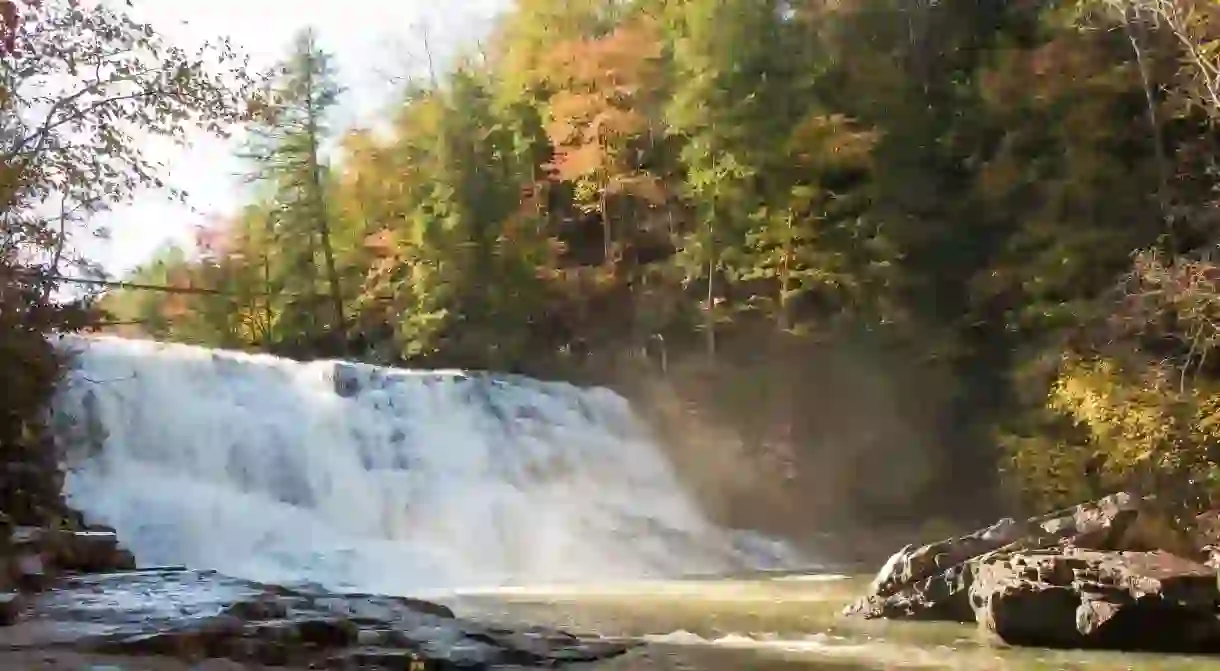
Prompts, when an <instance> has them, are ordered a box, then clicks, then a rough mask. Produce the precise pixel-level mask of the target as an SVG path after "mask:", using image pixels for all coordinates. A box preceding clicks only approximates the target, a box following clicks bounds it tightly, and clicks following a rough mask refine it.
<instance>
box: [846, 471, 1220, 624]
mask: <svg viewBox="0 0 1220 671" xmlns="http://www.w3.org/2000/svg"><path fill="white" fill-rule="evenodd" d="M1051 547H1077V548H1087V549H1092V550H1104V551H1121V550H1133V551H1150V550H1168V551H1170V552H1182V553H1186V552H1190V548H1191V543H1190V540H1189V539H1188V538H1186V537H1185V535H1183V534H1181V533H1179V532H1177V531H1176V530H1174V527H1173V524H1172V523H1171V522H1170V521H1169V520H1168V518H1167V517H1166V516H1164V515H1162V514H1159V513H1158V512H1157V511H1156V510H1155V508H1153V507H1152V506H1150V505H1148V504H1147V502H1145V501H1143V500H1141V499H1138V498H1136V497H1134V496H1132V495H1130V494H1126V493H1119V494H1114V495H1112V496H1107V497H1105V498H1103V499H1100V500H1098V501H1094V502H1091V503H1085V504H1081V505H1079V506H1075V507H1072V508H1067V509H1064V510H1060V511H1056V512H1053V513H1050V514H1047V515H1041V516H1038V517H1031V518H1029V519H1027V520H1025V521H1024V522H1017V521H1015V520H1013V519H1011V518H1006V519H1003V520H1000V521H999V522H996V523H995V524H993V525H991V526H990V527H987V528H985V529H980V530H979V531H976V532H974V533H972V534H968V535H965V536H960V537H958V538H951V539H948V540H943V541H939V542H936V543H930V544H927V545H922V546H918V547H916V546H914V545H908V546H906V547H904V548H902V549H901V550H899V551H898V552H896V553H895V554H894V555H893V556H892V557H890V559H889V561H887V562H886V563H885V565H884V566H883V567H882V568H881V570H880V571H879V572H878V573H877V576H876V577H875V578H874V579H873V582H872V584H871V585H870V587H869V591H868V593H867V594H865V595H864V596H863V597H861V598H860V599H859V600H858V601H856V602H855V603H853V604H851V605H850V606H848V607H847V608H846V609H845V610H844V612H845V613H846V614H849V615H859V616H864V617H871V618H875V617H910V618H922V619H952V620H962V619H969V618H970V617H971V608H970V605H969V604H968V603H967V600H966V591H967V590H968V589H969V587H970V584H971V582H972V580H973V577H974V574H975V569H974V567H970V566H964V565H966V564H967V563H969V562H971V561H974V560H976V559H978V558H979V557H983V556H986V555H988V554H989V553H994V552H1001V551H1016V550H1039V549H1044V548H1051ZM1201 558H1202V557H1201V556H1200V559H1201Z"/></svg>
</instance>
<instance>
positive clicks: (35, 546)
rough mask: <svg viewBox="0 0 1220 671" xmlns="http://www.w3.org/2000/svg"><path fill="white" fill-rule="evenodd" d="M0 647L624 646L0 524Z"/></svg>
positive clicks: (257, 659) (389, 654) (284, 650)
mask: <svg viewBox="0 0 1220 671" xmlns="http://www.w3.org/2000/svg"><path fill="white" fill-rule="evenodd" d="M0 530H2V531H4V532H5V533H3V534H0V649H5V650H8V651H20V650H41V651H47V650H52V649H64V650H71V651H76V652H85V653H102V654H111V655H156V656H172V657H175V658H178V659H182V660H188V661H192V662H194V661H199V660H204V659H216V658H220V659H230V660H234V661H235V662H238V663H242V664H260V665H266V666H293V667H298V668H345V669H346V668H361V669H416V668H420V669H428V670H429V671H440V670H441V669H492V668H556V667H562V666H565V665H567V664H570V663H577V662H589V661H595V660H600V659H606V658H610V657H615V656H618V655H621V654H623V653H624V652H626V651H628V650H629V649H631V648H632V647H634V644H633V643H631V642H629V641H615V640H608V639H602V638H600V637H597V636H576V635H572V634H569V633H565V632H562V631H555V630H547V629H508V628H500V627H495V626H489V625H485V624H480V623H476V622H473V621H467V620H463V619H461V618H458V617H456V616H455V615H454V613H453V612H452V611H451V610H450V609H449V608H447V607H445V606H443V605H439V604H435V603H430V602H427V601H420V600H416V599H408V598H398V597H388V596H375V595H364V594H339V593H333V592H329V591H327V590H325V589H322V588H320V587H313V586H309V587H297V588H287V587H281V586H275V585H266V584H262V583H257V582H252V581H248V580H241V579H237V578H231V577H228V576H224V575H221V574H218V573H216V572H214V571H194V570H188V569H185V568H178V567H171V568H154V569H143V570H136V569H135V561H134V558H133V557H132V555H131V553H129V552H127V551H126V550H123V549H122V548H121V547H120V545H119V542H118V538H117V537H116V535H115V534H114V532H113V531H112V530H108V529H105V528H95V529H92V530H88V531H70V530H61V529H48V528H42V527H21V526H13V525H11V524H7V525H6V524H4V523H3V519H2V518H0Z"/></svg>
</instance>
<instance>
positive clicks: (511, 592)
mask: <svg viewBox="0 0 1220 671" xmlns="http://www.w3.org/2000/svg"><path fill="white" fill-rule="evenodd" d="M867 582H868V579H867V578H863V577H851V578H847V577H841V576H839V577H836V576H825V575H823V576H799V575H786V576H774V577H762V578H759V577H755V578H750V579H709V580H686V581H670V582H660V581H657V582H637V583H631V584H616V585H593V586H566V587H535V588H512V589H500V590H495V591H488V592H483V593H466V594H463V595H461V596H460V597H458V598H456V599H453V600H452V601H451V603H452V605H453V606H454V607H455V608H457V609H458V610H459V612H462V613H464V614H476V613H477V614H479V615H482V616H486V617H493V618H497V619H501V620H506V621H512V622H530V623H533V624H548V625H558V626H563V627H567V628H570V629H572V630H577V631H584V632H596V633H601V634H604V635H614V636H624V635H627V636H642V637H645V638H646V639H647V640H649V641H650V643H651V645H650V646H649V647H648V648H647V649H646V650H645V651H643V652H641V653H639V654H635V655H632V656H630V657H627V658H624V659H619V660H615V661H612V662H607V663H605V664H602V665H600V666H598V667H596V668H598V669H605V670H607V671H608V670H611V669H674V670H677V669H685V670H691V671H693V670H696V669H704V670H707V671H730V670H737V669H775V670H777V671H789V670H791V671H798V670H813V669H837V670H841V671H847V670H860V669H877V670H882V669H963V670H966V671H976V670H977V671H1008V670H1014V671H1016V670H1021V671H1024V670H1032V669H1055V670H1067V669H1138V670H1140V671H1144V670H1147V671H1161V670H1164V671H1171V670H1172V671H1178V670H1181V671H1186V670H1196V669H1198V670H1202V669H1220V657H1213V658H1207V657H1188V656H1172V655H1137V654H1130V653H1108V652H1083V651H1060V650H1044V649H1034V648H1004V647H998V646H995V645H991V644H988V643H986V642H985V641H984V640H983V639H982V638H981V637H980V636H979V635H978V634H977V631H976V629H975V627H974V626H972V625H960V624H948V623H917V622H886V621H871V622H870V621H863V620H858V619H854V618H844V617H842V616H841V615H840V614H839V612H840V610H841V609H842V607H843V605H844V604H845V603H847V602H848V601H849V600H850V599H851V598H852V596H853V595H855V594H857V593H859V592H860V591H862V590H863V588H864V586H865V585H866V584H867Z"/></svg>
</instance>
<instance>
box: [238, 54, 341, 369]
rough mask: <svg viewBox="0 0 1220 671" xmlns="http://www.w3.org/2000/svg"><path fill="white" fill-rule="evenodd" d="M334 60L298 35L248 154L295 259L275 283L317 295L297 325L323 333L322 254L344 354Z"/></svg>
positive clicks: (276, 229)
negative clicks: (334, 229) (332, 178)
mask: <svg viewBox="0 0 1220 671" xmlns="http://www.w3.org/2000/svg"><path fill="white" fill-rule="evenodd" d="M331 61H332V57H331V56H330V55H329V54H327V53H326V52H325V51H322V50H321V48H320V47H319V46H318V44H317V39H316V36H315V34H314V33H313V31H312V30H305V31H304V32H302V33H300V34H299V35H297V37H296V40H295V42H294V45H293V53H292V56H291V57H290V58H289V59H288V60H287V61H286V62H285V63H284V64H283V65H282V67H281V74H280V76H279V77H278V78H277V79H276V80H275V81H274V82H272V84H271V91H270V96H269V98H270V103H269V104H268V106H267V107H266V108H265V109H264V110H263V114H262V116H261V118H260V122H259V123H258V124H257V125H256V126H254V127H253V128H252V129H251V135H252V141H251V143H250V145H251V146H250V149H249V152H248V154H247V157H248V158H249V159H251V160H252V161H253V162H254V164H255V171H254V173H253V175H252V177H253V179H255V180H259V181H263V182H265V183H267V184H269V186H270V189H271V202H272V204H273V208H272V215H271V218H270V219H269V220H268V225H269V226H270V229H269V230H270V231H271V233H272V236H271V237H272V239H273V240H275V243H276V245H278V246H281V247H282V248H283V251H282V253H281V254H280V256H281V258H282V259H283V260H284V261H285V262H286V263H287V264H288V265H287V266H282V267H280V268H278V269H276V270H275V271H273V272H275V273H277V274H278V278H279V281H277V282H275V283H274V285H275V286H276V287H277V289H279V290H287V291H289V292H293V291H300V292H301V293H302V294H305V295H308V296H310V297H311V300H310V301H308V302H307V303H305V304H303V305H299V306H298V307H299V308H300V310H299V311H297V313H296V317H297V318H298V319H301V320H303V321H299V322H296V323H295V324H293V325H292V326H291V327H290V328H293V329H295V328H305V329H307V331H306V332H307V333H308V334H309V336H310V337H318V336H319V335H320V333H319V330H318V329H319V328H320V327H322V326H323V324H322V323H319V322H318V320H317V315H316V314H315V312H316V307H317V306H316V305H315V304H314V301H315V300H316V297H317V295H318V291H317V286H316V283H315V282H314V281H313V279H312V277H311V275H312V274H313V272H314V269H315V268H316V266H317V263H318V261H317V256H318V253H319V252H320V253H321V257H322V267H323V270H324V277H325V286H326V292H327V294H326V295H327V302H328V303H329V305H330V310H331V315H330V317H331V323H330V324H329V326H327V327H326V328H327V330H328V331H329V332H330V334H331V343H332V347H333V348H334V350H335V352H336V353H339V352H342V351H344V350H345V349H346V340H347V321H346V319H345V317H344V307H343V301H344V298H343V291H342V286H341V282H340V279H339V272H338V266H337V265H336V261H335V250H334V245H333V240H332V237H331V226H332V213H331V211H330V196H329V194H328V192H327V190H328V186H329V178H328V175H327V168H326V165H325V159H324V158H323V156H322V152H323V145H324V143H325V142H326V141H327V139H328V137H329V126H328V119H327V115H328V113H329V112H330V110H331V109H332V108H333V107H334V106H335V104H336V103H337V102H338V98H339V95H340V93H341V90H340V88H339V85H338V84H337V82H336V75H335V71H334V68H333V66H332V64H331ZM290 250H291V251H290ZM301 278H308V281H307V283H299V282H294V281H293V280H294V279H297V280H299V279H301ZM269 284H271V283H270V282H269Z"/></svg>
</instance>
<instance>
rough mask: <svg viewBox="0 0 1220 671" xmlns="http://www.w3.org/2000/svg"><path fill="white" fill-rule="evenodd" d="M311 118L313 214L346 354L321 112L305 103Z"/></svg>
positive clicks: (336, 328)
mask: <svg viewBox="0 0 1220 671" xmlns="http://www.w3.org/2000/svg"><path fill="white" fill-rule="evenodd" d="M306 77H307V80H306V81H307V85H306V86H307V89H308V90H310V91H312V89H313V84H312V80H313V72H312V67H310V68H309V69H308V70H307V73H306ZM306 109H307V114H308V121H307V123H308V127H307V129H306V132H307V134H308V138H309V174H310V179H311V180H312V184H311V185H310V187H311V190H312V191H313V193H312V194H311V196H312V200H313V205H314V212H315V214H316V215H317V217H318V235H319V237H320V238H321V243H322V256H323V260H324V262H325V264H326V280H327V283H328V284H329V285H330V303H331V309H332V310H333V311H334V318H335V326H334V329H333V335H334V338H335V345H336V347H338V350H337V353H341V352H343V351H344V350H346V343H347V323H346V321H347V320H346V318H345V317H344V314H343V292H342V290H341V287H340V283H339V271H338V269H337V268H336V266H335V252H334V247H333V246H332V245H331V240H330V218H329V213H328V212H327V207H326V197H325V194H324V193H323V189H324V185H323V183H322V166H321V161H320V160H319V157H318V154H319V153H320V152H321V148H320V146H319V145H320V143H319V141H318V132H319V131H318V126H319V124H318V110H317V106H316V105H315V104H314V101H313V100H312V99H311V100H309V101H307V103H306Z"/></svg>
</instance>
